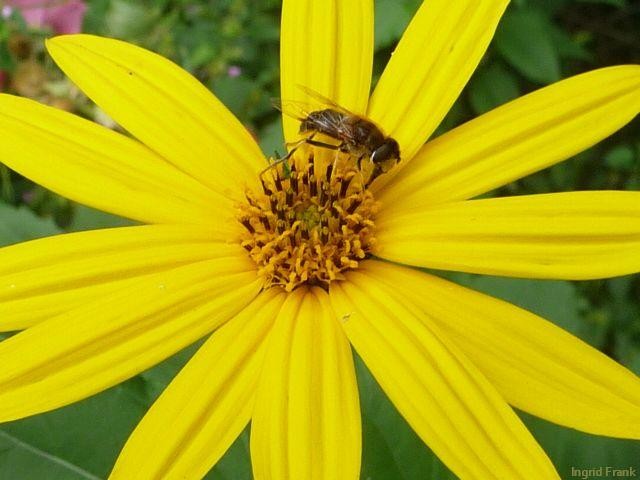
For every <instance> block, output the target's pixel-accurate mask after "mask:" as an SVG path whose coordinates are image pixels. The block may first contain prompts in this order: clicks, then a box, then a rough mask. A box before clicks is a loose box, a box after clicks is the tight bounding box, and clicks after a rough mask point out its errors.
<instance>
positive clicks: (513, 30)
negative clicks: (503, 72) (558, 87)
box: [495, 9, 560, 84]
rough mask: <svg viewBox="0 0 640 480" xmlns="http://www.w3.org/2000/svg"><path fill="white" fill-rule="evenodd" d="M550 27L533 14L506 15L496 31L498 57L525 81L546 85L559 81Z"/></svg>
mask: <svg viewBox="0 0 640 480" xmlns="http://www.w3.org/2000/svg"><path fill="white" fill-rule="evenodd" d="M551 28H552V24H551V23H550V20H549V18H548V17H546V16H545V15H544V14H542V13H541V12H539V11H537V10H532V9H521V10H513V9H512V10H510V11H508V12H507V13H506V14H505V16H504V17H503V20H502V22H501V24H500V26H499V28H498V31H497V33H496V37H495V45H496V48H497V49H498V51H499V52H500V54H501V55H502V56H503V57H504V58H505V60H507V62H509V63H510V64H511V65H513V67H514V68H516V70H518V71H519V72H520V73H521V74H522V75H524V76H525V77H526V78H527V79H528V80H531V81H532V82H535V83H541V84H547V83H552V82H555V81H557V80H559V79H560V59H559V57H558V51H557V49H556V47H555V45H554V43H553V40H552V38H551Z"/></svg>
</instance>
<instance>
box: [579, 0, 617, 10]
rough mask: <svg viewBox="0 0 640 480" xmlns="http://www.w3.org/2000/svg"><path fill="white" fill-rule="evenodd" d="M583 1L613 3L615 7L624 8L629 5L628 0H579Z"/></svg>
mask: <svg viewBox="0 0 640 480" xmlns="http://www.w3.org/2000/svg"><path fill="white" fill-rule="evenodd" d="M577 1H578V2H581V3H602V4H604V5H612V6H614V7H619V8H624V7H626V6H627V0H577Z"/></svg>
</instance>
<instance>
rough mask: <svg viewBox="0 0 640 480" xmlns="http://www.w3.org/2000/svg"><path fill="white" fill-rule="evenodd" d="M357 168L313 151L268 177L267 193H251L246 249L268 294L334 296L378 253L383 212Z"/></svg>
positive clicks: (244, 209)
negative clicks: (277, 290) (311, 291)
mask: <svg viewBox="0 0 640 480" xmlns="http://www.w3.org/2000/svg"><path fill="white" fill-rule="evenodd" d="M357 163H358V162H357V160H356V159H355V158H354V157H352V156H350V155H348V154H344V153H337V152H329V151H328V150H326V149H323V148H315V147H309V146H306V145H305V146H302V147H300V148H299V149H298V150H297V151H296V152H295V153H294V155H293V156H292V157H291V158H290V159H289V160H288V161H287V162H282V163H280V164H278V165H274V166H273V167H272V168H271V169H269V170H267V171H266V172H264V174H263V175H261V183H262V191H261V192H252V191H247V192H246V198H247V202H246V203H243V204H241V205H239V211H240V213H239V216H238V219H239V221H240V223H242V225H243V226H244V227H245V230H246V231H245V234H244V235H243V239H242V246H243V247H244V248H245V249H246V250H247V251H248V252H249V255H250V256H251V258H252V259H253V260H254V261H255V262H256V264H257V265H258V268H259V274H260V275H261V276H263V277H265V279H266V281H267V284H266V285H267V287H272V286H276V285H280V286H283V287H284V288H285V290H287V291H289V292H290V291H292V290H293V289H295V288H296V287H298V286H300V285H302V284H305V283H306V284H312V285H320V286H324V287H325V288H326V287H328V285H329V284H330V283H331V282H332V281H334V280H341V279H342V278H343V273H342V272H344V271H345V270H348V269H353V268H357V267H358V264H359V262H360V261H361V260H363V259H365V258H366V257H367V256H368V254H369V253H370V252H371V251H372V249H373V247H374V245H375V236H374V230H375V225H374V222H373V218H374V215H375V213H376V210H377V204H376V202H375V200H374V198H373V194H372V193H371V192H370V191H369V190H368V189H367V188H366V186H365V185H366V182H365V179H366V173H365V172H362V171H361V170H360V169H359V168H358V166H357ZM363 165H364V162H363ZM365 167H366V166H365ZM363 169H364V168H363Z"/></svg>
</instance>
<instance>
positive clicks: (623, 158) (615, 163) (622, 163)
mask: <svg viewBox="0 0 640 480" xmlns="http://www.w3.org/2000/svg"><path fill="white" fill-rule="evenodd" d="M604 163H605V165H606V166H607V167H609V168H611V169H613V170H620V171H629V170H632V169H633V167H634V166H635V164H636V154H635V152H634V151H633V148H632V147H631V146H629V145H616V146H615V147H613V148H612V149H611V150H609V151H608V152H607V153H606V154H605V156H604Z"/></svg>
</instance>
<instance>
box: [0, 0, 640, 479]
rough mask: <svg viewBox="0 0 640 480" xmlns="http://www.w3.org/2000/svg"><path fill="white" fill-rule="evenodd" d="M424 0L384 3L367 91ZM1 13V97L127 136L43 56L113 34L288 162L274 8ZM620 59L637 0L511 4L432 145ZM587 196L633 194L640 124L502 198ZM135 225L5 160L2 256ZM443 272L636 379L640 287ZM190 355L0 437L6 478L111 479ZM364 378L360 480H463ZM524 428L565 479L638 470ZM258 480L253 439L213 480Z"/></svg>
mask: <svg viewBox="0 0 640 480" xmlns="http://www.w3.org/2000/svg"><path fill="white" fill-rule="evenodd" d="M427 1H428V0H427ZM420 3H421V1H420V0H376V2H375V4H376V24H375V35H376V37H375V49H376V53H375V65H374V82H375V80H376V79H377V78H378V77H379V75H380V73H381V71H382V69H383V67H384V65H385V63H386V62H387V60H388V58H389V56H390V54H391V51H392V50H393V48H394V46H395V44H396V42H397V41H398V39H399V38H400V35H401V34H402V32H403V30H404V28H405V27H406V25H407V23H408V22H409V20H410V19H411V16H412V15H413V13H414V12H415V10H416V9H417V7H418V5H419V4H420ZM0 6H1V11H0V91H2V92H9V93H13V94H17V95H22V96H26V97H30V98H33V99H36V100H38V101H41V102H44V103H47V104H50V105H53V106H55V107H57V108H62V109H65V110H68V111H71V112H74V113H76V114H78V115H81V116H83V117H86V118H89V119H91V120H94V121H96V122H99V123H101V124H103V125H105V126H107V127H109V128H114V129H118V126H117V125H115V123H114V122H113V121H112V120H111V119H110V118H108V117H107V116H106V115H105V114H104V113H103V112H101V111H100V110H99V109H98V108H97V107H96V106H94V105H93V104H92V103H91V102H89V101H88V100H87V99H86V97H84V96H83V95H82V93H80V92H79V91H78V90H77V89H76V88H75V87H74V86H73V85H72V84H71V83H70V82H69V81H68V80H66V79H65V78H64V76H63V75H62V74H61V73H60V71H59V70H57V68H56V67H55V65H54V64H53V62H52V61H51V59H50V58H49V57H48V56H47V55H46V53H45V51H44V46H43V40H44V39H45V38H47V37H49V36H52V35H55V34H59V33H74V32H79V31H82V32H88V33H94V34H99V35H106V36H110V37H115V38H120V39H124V40H127V41H129V42H133V43H136V44H138V45H142V46H144V47H147V48H149V49H151V50H154V51H156V52H158V53H161V54H162V55H164V56H167V57H169V58H171V59H173V60H174V61H175V62H177V63H178V64H180V65H181V66H183V67H184V68H186V69H187V70H189V71H190V72H192V73H193V74H194V75H195V76H196V77H198V78H199V79H200V80H201V81H202V82H203V83H204V84H205V85H206V86H207V87H208V88H210V89H211V90H212V91H213V92H215V93H216V95H218V97H219V98H220V99H221V100H222V101H223V102H224V103H225V104H226V105H227V106H228V107H229V108H230V109H231V110H232V111H233V112H234V113H235V114H236V115H237V116H238V117H239V118H240V119H241V121H242V122H243V123H244V124H245V125H246V126H247V128H248V129H249V130H250V131H251V132H252V133H253V134H254V136H255V137H256V138H257V139H258V141H259V142H260V144H261V146H262V147H263V150H264V151H265V153H266V154H272V153H273V151H274V150H276V149H277V150H279V151H282V129H281V125H280V119H279V115H278V112H276V111H275V110H274V109H273V108H272V107H271V102H270V99H271V98H272V97H277V96H278V95H279V93H278V91H279V59H278V50H279V15H280V1H279V0H209V1H207V0H197V1H190V0H143V1H140V0H67V1H65V0H50V1H44V0H14V1H1V0H0ZM427 34H428V33H427ZM622 63H640V0H513V1H512V4H511V6H510V7H509V9H508V11H507V13H506V15H505V16H504V18H503V20H502V22H501V24H500V27H499V29H498V33H497V35H496V37H495V39H494V41H493V43H492V45H491V47H490V49H489V51H488V53H487V55H486V56H485V58H484V59H483V61H482V63H481V65H480V67H479V68H478V70H477V71H476V73H475V75H474V76H473V78H472V79H471V81H470V83H469V85H468V86H467V88H466V89H465V90H464V92H463V93H462V95H461V97H460V98H459V100H458V102H457V103H456V104H455V106H454V108H453V109H452V111H451V112H450V114H449V115H448V116H447V118H446V119H445V121H444V122H443V124H442V125H441V127H440V129H439V133H440V132H443V131H446V130H448V129H450V128H452V127H454V126H456V125H459V124H461V123H463V122H464V121H466V120H468V119H471V118H473V117H475V116H477V115H480V114H482V113H484V112H486V111H488V110H490V109H492V108H494V107H496V106H498V105H500V104H503V103H505V102H507V101H509V100H512V99H514V98H516V97H519V96H521V95H523V94H525V93H527V92H530V91H532V90H535V89H537V88H540V87H543V86H545V85H548V84H550V83H553V82H555V81H557V80H559V79H561V78H565V77H568V76H571V75H574V74H577V73H581V72H584V71H587V70H590V69H594V68H598V67H604V66H608V65H614V64H622ZM0 141H3V139H2V133H1V132H0ZM588 189H626V190H640V122H638V121H637V120H636V121H635V122H633V123H632V124H631V125H629V126H627V127H626V128H624V129H622V130H621V131H619V132H618V133H616V134H615V135H613V136H611V137H610V138H608V139H607V140H605V141H604V142H602V143H600V144H599V145H597V146H596V147H594V148H592V149H590V150H588V151H586V152H584V153H582V154H580V155H578V156H577V157H575V158H573V159H571V160H569V161H567V162H564V163H562V164H559V165H557V166H555V167H553V168H550V169H548V170H545V171H544V172H541V173H538V174H535V175H531V176H529V177H527V178H524V179H522V180H520V181H517V182H514V183H512V184H510V185H507V186H506V187H504V188H502V189H501V190H500V191H498V192H495V194H496V195H520V194H531V193H544V192H557V191H567V190H588ZM127 224H131V222H129V221H127V220H124V219H121V218H117V217H113V216H111V215H108V214H104V213H101V212H97V211H95V210H92V209H89V208H87V207H83V206H80V205H76V204H74V203H72V202H70V201H68V200H66V199H64V198H61V197H59V196H57V195H55V194H53V193H51V192H48V191H46V190H44V189H43V188H41V187H39V186H37V185H34V184H33V183H31V182H29V181H28V180H26V179H24V178H22V177H21V176H19V175H17V174H15V173H14V172H11V171H10V170H8V169H7V168H6V167H4V166H3V165H1V164H0V245H8V244H12V243H16V242H18V241H22V240H27V239H31V238H36V237H40V236H46V235H51V234H56V233H60V232H69V231H77V230H85V229H90V228H104V227H110V226H120V225H127ZM438 274H440V275H443V274H442V273H438ZM445 276H447V277H448V278H451V279H453V280H455V281H458V282H460V283H463V284H465V285H468V286H471V287H473V288H476V289H479V290H481V291H484V292H486V293H490V294H492V295H496V296H498V297H500V298H503V299H506V300H509V301H511V302H513V303H515V304H517V305H520V306H522V307H524V308H527V309H529V310H531V311H533V312H535V313H538V314H540V315H542V316H544V317H546V318H548V319H550V320H551V321H553V322H555V323H556V324H558V325H560V326H562V327H563V328H565V329H567V330H569V331H571V332H572V333H574V334H575V335H577V336H578V337H580V338H582V339H583V340H585V341H586V342H588V343H589V344H591V345H593V346H595V347H596V348H599V349H601V350H602V351H603V352H605V353H606V354H607V355H609V356H611V357H613V358H614V359H616V360H617V361H619V362H621V363H622V364H624V365H625V366H627V367H628V368H630V369H631V370H633V371H635V372H636V373H637V374H640V301H639V299H640V276H639V275H634V276H627V277H620V278H616V279H612V280H603V281H592V282H575V283H574V282H563V281H535V280H514V279H500V278H491V277H480V276H475V275H464V274H446V275H445ZM0 338H1V337H0ZM196 347H197V346H193V347H190V348H188V349H186V350H185V351H183V352H181V353H180V354H178V355H176V356H175V357H173V358H171V359H170V360H168V361H166V362H164V363H163V364H161V365H159V366H158V367H156V368H154V369H152V370H150V371H148V372H145V373H143V374H141V375H139V376H138V377H135V378H133V379H131V380H129V381H127V382H125V383H124V384H122V385H119V386H117V387H114V388H112V389H111V390H109V391H107V392H105V393H103V394H100V395H97V396H95V397H92V398H90V399H87V400H86V401H84V402H81V403H79V404H76V405H72V406H70V407H66V408H63V409H60V410H57V411H55V412H51V413H47V414H44V415H40V416H37V417H34V418H30V419H26V420H22V421H18V422H13V423H9V424H4V425H1V426H0V480H40V479H43V480H77V479H96V478H106V476H107V475H108V472H109V470H110V468H111V466H112V465H113V463H114V461H115V458H116V456H117V453H118V451H119V449H120V448H121V447H122V445H123V444H124V441H125V439H126V437H127V436H128V434H129V433H130V432H131V431H132V429H133V427H134V426H135V424H136V423H137V421H138V420H139V419H140V418H141V416H142V415H143V413H144V412H145V410H146V409H147V408H148V406H149V405H150V404H151V403H152V402H153V400H154V399H155V398H156V397H157V395H158V394H159V393H160V392H161V391H162V389H163V388H164V386H166V384H167V383H168V382H169V381H170V379H171V378H172V377H173V375H175V373H176V372H177V371H178V369H179V368H180V367H181V366H182V365H183V364H184V362H186V360H187V359H188V358H189V357H190V355H192V354H193V352H194V350H195V348H196ZM0 368H1V367H0ZM212 375H215V372H212ZM358 375H359V382H360V388H361V396H362V398H361V402H362V407H363V425H364V426H363V432H364V457H363V470H362V478H363V479H370V480H422V479H435V478H437V479H449V478H454V477H453V476H452V475H451V474H450V473H449V472H448V471H447V469H446V468H445V467H444V466H442V464H441V463H440V462H439V461H438V460H437V458H436V457H435V456H433V455H432V454H431V453H430V451H429V450H428V449H427V448H426V447H425V446H424V445H423V444H422V442H421V441H420V440H419V439H418V438H417V437H416V436H415V435H414V434H413V433H412V432H411V430H410V429H409V428H408V427H407V425H406V424H405V422H404V421H403V420H402V418H401V417H400V416H399V415H398V414H397V413H396V412H395V411H394V410H393V407H392V406H391V404H390V403H389V402H388V400H386V398H385V397H384V395H383V394H382V393H381V392H380V390H379V388H378V387H377V385H376V383H375V381H374V380H373V379H372V378H371V376H370V375H369V373H368V372H367V371H366V369H365V368H364V367H363V365H362V363H361V362H358ZM522 416H523V418H524V420H525V422H526V423H527V424H528V425H529V426H530V428H531V429H532V431H533V433H534V435H535V436H536V438H537V439H538V440H539V441H540V442H541V443H542V445H543V447H544V448H545V450H546V451H547V452H548V454H549V455H550V456H551V458H552V459H553V461H554V463H555V464H556V466H557V468H558V470H559V472H560V474H561V476H562V478H566V479H568V478H577V477H575V475H572V468H574V469H588V468H597V467H600V466H603V467H606V466H611V467H613V468H629V467H632V468H636V469H637V470H638V471H640V442H629V441H624V440H615V439H607V438H601V437H595V436H591V435H587V434H583V433H579V432H576V431H572V430H568V429H565V428H561V427H557V426H555V425H551V424H549V423H547V422H544V421H541V420H538V419H534V418H531V417H529V416H527V415H524V414H523V415H522ZM336 448H340V446H339V445H337V446H336ZM638 475H640V473H639V474H638ZM250 478H251V469H250V463H249V457H248V432H245V433H244V434H243V435H242V436H241V437H240V438H239V439H238V441H237V442H236V443H235V444H234V446H233V447H232V448H231V449H230V451H229V453H228V454H227V455H226V456H225V457H224V458H223V460H222V461H221V462H220V463H219V465H218V466H216V467H215V468H214V469H213V470H212V471H211V472H210V473H209V475H208V476H207V479H218V480H245V479H246V480H249V479H250ZM591 478H605V477H604V476H603V477H591Z"/></svg>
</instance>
